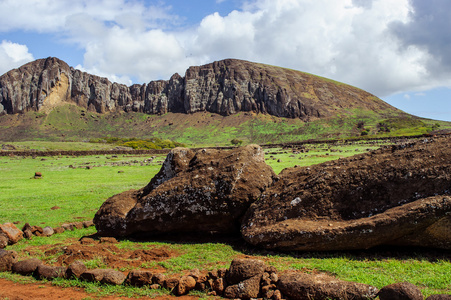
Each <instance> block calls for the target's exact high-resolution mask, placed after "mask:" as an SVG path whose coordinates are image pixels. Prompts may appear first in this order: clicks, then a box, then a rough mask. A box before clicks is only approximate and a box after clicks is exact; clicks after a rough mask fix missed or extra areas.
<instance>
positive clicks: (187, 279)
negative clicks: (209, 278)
mask: <svg viewBox="0 0 451 300" xmlns="http://www.w3.org/2000/svg"><path fill="white" fill-rule="evenodd" d="M195 286H196V280H195V279H194V278H193V277H191V276H182V278H180V280H179V283H178V285H177V286H176V287H175V294H176V295H178V296H181V295H186V294H188V293H189V291H191V290H192V289H194V287H195Z"/></svg>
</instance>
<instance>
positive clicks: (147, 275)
mask: <svg viewBox="0 0 451 300" xmlns="http://www.w3.org/2000/svg"><path fill="white" fill-rule="evenodd" d="M152 279H153V273H152V272H150V271H139V270H133V271H131V272H130V273H128V276H127V280H126V282H127V283H128V284H130V285H133V286H137V287H141V286H145V285H149V286H150V285H152Z"/></svg>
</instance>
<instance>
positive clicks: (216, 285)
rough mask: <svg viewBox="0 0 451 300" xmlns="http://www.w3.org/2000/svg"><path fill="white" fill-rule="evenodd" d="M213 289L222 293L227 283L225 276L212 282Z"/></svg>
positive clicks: (219, 293)
mask: <svg viewBox="0 0 451 300" xmlns="http://www.w3.org/2000/svg"><path fill="white" fill-rule="evenodd" d="M211 289H212V290H213V291H215V292H216V293H217V294H218V295H222V293H224V290H225V284H224V279H223V278H216V279H214V280H213V282H212V284H211Z"/></svg>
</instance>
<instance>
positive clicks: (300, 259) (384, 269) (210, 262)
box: [0, 143, 451, 298]
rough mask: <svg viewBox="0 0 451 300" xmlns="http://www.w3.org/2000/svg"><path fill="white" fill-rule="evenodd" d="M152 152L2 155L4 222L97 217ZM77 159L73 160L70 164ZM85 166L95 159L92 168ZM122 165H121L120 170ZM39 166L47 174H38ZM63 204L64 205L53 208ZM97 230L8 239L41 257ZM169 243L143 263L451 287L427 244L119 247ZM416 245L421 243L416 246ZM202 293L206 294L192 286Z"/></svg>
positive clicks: (152, 166)
mask: <svg viewBox="0 0 451 300" xmlns="http://www.w3.org/2000/svg"><path fill="white" fill-rule="evenodd" d="M379 146H380V144H374V145H368V144H364V143H355V144H347V145H330V146H329V145H326V144H318V145H306V146H305V150H308V152H307V151H304V153H297V154H293V152H292V151H291V150H286V149H277V148H273V149H265V152H266V153H267V154H266V156H265V157H266V162H267V163H268V164H269V165H271V166H272V167H273V169H274V170H275V172H276V173H280V171H281V170H282V169H283V168H286V167H291V166H294V165H299V166H308V165H312V164H317V163H321V162H324V161H327V160H331V159H337V158H340V157H345V156H351V155H354V154H358V153H362V152H365V151H368V150H371V149H375V148H378V147H379ZM150 158H151V157H150V156H149V155H147V156H146V155H144V156H141V155H140V156H130V155H118V156H116V157H114V156H112V155H99V156H84V157H65V156H64V157H61V156H59V157H58V156H55V157H36V158H32V157H25V158H23V157H0V191H1V193H0V223H5V222H16V221H18V222H20V223H19V224H18V225H17V226H18V227H21V226H23V224H25V223H26V222H28V223H30V224H31V225H39V226H42V227H44V226H52V227H55V226H58V225H61V224H62V223H66V222H72V221H81V220H88V219H92V218H93V216H94V214H95V212H96V211H97V210H98V208H99V207H100V205H101V204H102V203H103V201H105V200H106V199H107V198H108V197H110V196H112V195H114V194H116V193H119V192H122V191H125V190H129V189H139V188H141V187H143V186H145V185H146V184H147V183H148V182H149V181H150V179H151V178H152V177H153V176H154V175H155V174H156V173H157V172H158V170H159V169H160V165H161V163H162V161H163V160H164V156H162V155H160V156H157V157H155V158H154V159H153V160H152V161H150V160H149V159H150ZM69 166H72V167H69ZM87 166H92V168H91V169H87V168H86V167H87ZM119 171H123V172H120V173H119ZM35 172H41V173H42V174H43V178H42V179H33V176H34V174H35ZM55 206H58V207H59V209H55V210H52V209H51V208H52V207H55ZM93 233H95V228H94V227H90V228H87V229H81V230H76V231H69V232H64V233H62V234H58V235H54V236H52V237H50V238H44V237H35V238H33V239H32V240H22V241H20V242H19V243H18V244H16V245H13V246H8V249H11V250H17V251H18V252H19V255H20V259H23V258H25V257H28V256H29V252H27V251H25V249H30V248H33V249H37V250H35V251H34V255H37V257H39V258H44V256H45V255H44V253H43V252H39V251H40V250H39V247H40V246H42V245H50V244H64V243H71V242H74V241H76V240H77V239H79V238H80V237H82V236H86V235H90V234H93ZM147 246H166V247H169V248H170V249H172V250H174V251H176V252H177V253H179V255H178V256H176V257H172V258H170V259H168V260H165V261H160V262H148V263H146V264H147V265H143V267H160V268H163V269H165V270H166V272H167V273H169V274H181V273H183V272H184V271H187V270H191V269H193V268H199V269H203V270H212V269H216V268H224V267H227V266H228V265H229V264H230V262H231V260H232V259H233V258H234V257H241V256H243V255H249V256H252V257H256V258H260V259H263V260H265V261H266V262H267V263H269V264H271V265H274V266H275V267H277V268H278V269H279V270H281V271H283V270H289V269H294V270H304V271H312V270H318V271H322V272H327V273H330V274H333V275H335V276H337V277H338V278H341V279H344V280H351V281H358V282H361V283H367V284H372V285H375V286H377V287H379V288H381V287H383V286H385V285H388V284H391V283H394V282H402V281H408V282H411V283H413V284H416V285H417V286H419V287H420V288H421V289H422V292H423V294H424V295H425V296H428V295H431V294H437V293H448V294H451V276H449V274H451V262H450V261H449V259H446V258H445V257H448V258H449V255H448V256H446V255H443V257H442V256H440V255H439V256H438V257H437V259H431V255H429V252H428V251H427V250H418V252H414V251H413V250H412V251H411V250H410V249H409V250H403V252H402V255H397V254H394V253H393V252H391V253H390V254H387V250H381V251H383V252H381V253H379V252H377V250H369V251H367V252H366V251H360V252H358V253H356V252H333V253H297V252H296V253H277V252H272V251H264V250H261V249H255V248H253V247H250V246H247V245H245V244H244V243H243V242H237V243H232V244H231V243H227V242H223V241H219V240H218V241H215V240H212V241H211V242H208V243H197V242H196V243H177V242H173V241H163V240H155V241H145V242H137V241H129V240H123V241H121V242H120V243H119V244H118V247H119V248H129V249H134V248H141V247H147ZM415 251H416V250H415ZM86 264H87V265H89V266H91V267H102V262H101V261H86ZM0 277H1V278H8V279H12V280H19V281H23V280H26V281H30V280H33V279H30V278H27V279H24V278H23V277H20V276H17V275H13V274H9V273H0ZM53 284H55V285H59V286H79V287H82V288H85V289H86V290H87V291H88V292H94V293H96V295H99V296H105V295H111V294H114V295H118V296H131V295H134V296H139V295H141V296H145V295H147V296H149V295H150V296H158V295H161V293H168V291H161V290H159V291H154V290H150V289H138V288H131V287H127V286H120V287H111V286H99V285H95V284H90V283H85V282H80V281H75V280H55V281H54V282H53ZM194 295H199V297H203V298H205V297H206V295H205V294H198V293H195V294H194Z"/></svg>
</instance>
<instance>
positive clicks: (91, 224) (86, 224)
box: [82, 220, 94, 228]
mask: <svg viewBox="0 0 451 300" xmlns="http://www.w3.org/2000/svg"><path fill="white" fill-rule="evenodd" d="M82 223H83V227H84V228H88V227H91V226H94V222H93V221H92V220H89V221H83V222H82Z"/></svg>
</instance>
